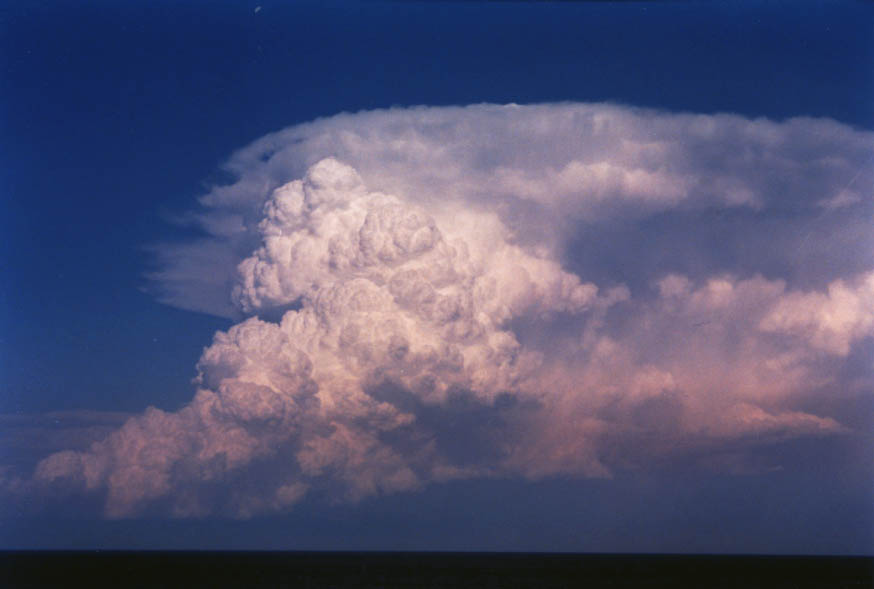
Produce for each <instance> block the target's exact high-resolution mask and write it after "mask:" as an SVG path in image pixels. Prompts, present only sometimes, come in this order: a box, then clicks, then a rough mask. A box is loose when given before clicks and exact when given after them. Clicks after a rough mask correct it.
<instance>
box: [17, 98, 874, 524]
mask: <svg viewBox="0 0 874 589" xmlns="http://www.w3.org/2000/svg"><path fill="white" fill-rule="evenodd" d="M872 154H874V135H872V134H871V133H867V132H862V131H858V130H854V129H852V128H850V127H847V126H845V125H841V124H839V123H836V122H834V121H830V120H823V119H791V120H788V121H785V122H779V123H778V122H773V121H768V120H764V119H756V120H750V119H747V118H743V117H740V116H735V115H695V114H672V113H665V112H658V111H651V110H644V109H635V108H628V107H621V106H614V105H604V104H595V105H589V104H547V105H532V106H517V105H507V106H495V105H475V106H470V107H463V108H427V107H421V108H412V109H392V110H386V111H375V112H364V113H359V114H343V115H338V116H336V117H331V118H328V119H322V120H318V121H315V122H312V123H308V124H305V125H299V126H295V127H291V128H289V129H286V130H283V131H280V132H278V133H274V134H271V135H268V136H266V137H264V138H262V139H259V140H258V141H256V142H254V143H253V144H251V145H250V146H248V147H246V148H244V149H242V150H240V151H239V152H237V153H235V154H234V155H233V156H232V157H231V158H230V160H229V161H228V162H227V164H226V165H225V169H226V170H227V171H228V172H230V173H231V174H233V176H234V177H235V179H236V180H235V181H234V182H233V183H231V184H227V185H222V186H216V187H214V188H213V189H211V190H210V191H209V192H208V193H207V194H206V195H204V196H202V197H201V198H200V206H199V208H198V209H197V210H196V211H194V212H191V213H189V214H188V215H187V216H186V220H187V222H190V223H194V224H196V225H197V226H198V227H200V228H201V229H203V231H204V234H205V237H203V238H201V239H199V240H196V241H192V242H187V243H177V244H163V245H160V246H157V247H156V250H155V251H156V252H157V254H158V257H159V259H160V261H161V266H160V269H159V270H158V271H157V272H156V273H154V274H153V275H152V279H153V281H154V288H155V291H156V292H157V293H158V296H159V298H160V299H161V300H162V301H164V302H165V303H167V304H170V305H175V306H178V307H181V308H185V309H192V310H198V311H203V312H208V313H214V314H218V315H223V316H227V317H234V318H236V319H238V320H239V321H240V322H239V323H238V324H237V325H235V326H234V327H232V328H231V329H229V330H228V331H227V332H219V333H217V334H216V335H215V337H214V340H213V342H212V344H211V345H210V346H209V347H208V348H206V349H205V350H204V353H203V355H202V357H201V359H200V361H199V363H198V366H197V370H198V375H199V376H198V380H197V383H198V385H197V391H196V394H195V396H194V399H193V400H192V401H191V403H190V404H189V405H187V406H186V407H184V408H183V409H181V410H180V411H178V412H175V413H168V412H164V411H161V410H158V409H154V408H152V409H149V410H148V411H146V413H145V414H143V415H141V416H138V417H134V418H131V419H130V420H128V421H127V422H126V423H125V424H124V425H123V426H122V427H121V428H120V429H118V430H117V431H115V432H114V433H111V434H110V435H108V436H107V437H106V438H105V439H103V440H102V441H99V442H97V443H94V444H93V445H92V446H91V448H90V449H88V450H81V449H80V450H67V451H62V452H58V453H55V454H52V455H50V456H48V457H46V458H45V459H44V460H42V461H41V462H40V463H39V464H38V466H37V468H36V471H35V473H34V475H33V479H32V481H31V482H30V483H28V485H30V487H29V488H33V486H36V487H45V488H53V489H58V488H61V489H66V490H71V489H75V490H78V491H79V492H100V493H105V494H106V508H105V509H106V514H107V515H108V516H111V517H124V516H130V515H134V514H137V513H139V512H141V511H142V510H149V509H151V510H158V511H164V512H170V513H173V514H176V515H180V516H202V515H207V514H212V513H218V514H228V515H232V516H236V517H249V516H252V515H255V514H258V513H264V512H272V511H277V510H285V509H290V508H292V506H293V505H294V504H295V503H297V502H299V501H301V500H302V499H303V498H304V497H306V496H307V495H308V494H319V495H321V496H327V497H330V498H332V499H337V500H351V501H354V500H359V499H361V498H365V497H368V496H372V495H375V494H381V493H393V492H399V491H409V490H414V489H417V488H420V487H422V486H423V485H427V484H429V483H433V482H440V481H447V480H450V479H458V478H469V477H490V476H502V477H507V476H516V477H527V478H532V479H533V478H541V477H549V476H555V475H573V476H584V477H610V476H612V474H613V473H615V472H616V471H617V470H625V469H635V468H643V467H644V465H646V464H648V463H651V462H652V461H653V460H654V459H659V460H663V459H668V460H670V459H680V458H682V457H683V456H686V455H689V454H692V453H696V455H698V456H700V455H701V454H702V453H703V454H704V456H705V457H708V456H709V457H712V459H713V462H714V463H718V462H719V456H720V455H721V454H724V453H727V452H730V453H732V456H733V459H732V460H733V462H732V463H733V464H735V465H737V464H738V460H739V461H740V463H741V465H742V463H743V462H744V456H745V455H747V456H749V457H752V456H754V455H755V453H756V451H757V448H760V447H761V446H762V445H768V444H773V443H775V442H777V441H780V440H785V439H790V438H795V437H801V436H831V435H854V433H853V431H852V428H849V427H847V426H846V425H845V424H844V423H842V420H841V415H840V410H839V409H835V410H819V411H817V410H813V409H811V407H814V406H817V405H816V404H815V403H811V399H817V398H821V397H828V398H829V401H830V404H829V403H826V404H820V406H822V407H838V408H839V407H840V406H841V402H842V400H843V399H845V398H847V396H848V395H851V394H855V395H859V394H863V395H870V394H872V393H874V366H872V364H871V361H870V359H869V360H868V361H867V369H866V370H863V374H862V376H859V375H858V371H857V373H854V376H853V377H852V378H853V380H852V382H849V381H848V380H847V379H848V378H849V377H848V376H847V371H846V370H844V367H845V366H846V365H847V363H848V362H851V361H852V362H857V361H858V358H857V356H858V355H859V353H860V352H859V351H860V350H862V349H864V348H865V347H866V346H868V347H870V346H871V340H872V336H874V247H872V245H874V244H872V232H871V227H872V221H874V214H872V206H874V199H872V185H874V170H872V167H871V165H870V163H871V157H872ZM848 391H850V392H848ZM848 402H849V401H848ZM738 454H740V458H738V457H737V456H738ZM705 459H706V458H705ZM749 462H750V464H754V463H755V460H752V459H751V460H750V461H749ZM773 466H779V465H769V467H773ZM17 484H18V486H19V487H21V485H22V483H20V482H19V483H17Z"/></svg>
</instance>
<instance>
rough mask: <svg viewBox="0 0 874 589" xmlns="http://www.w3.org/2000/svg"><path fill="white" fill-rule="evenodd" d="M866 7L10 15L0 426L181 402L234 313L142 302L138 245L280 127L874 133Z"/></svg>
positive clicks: (435, 6) (51, 10)
mask: <svg viewBox="0 0 874 589" xmlns="http://www.w3.org/2000/svg"><path fill="white" fill-rule="evenodd" d="M257 6H261V9H260V10H258V11H257V12H256V10H255V9H256V7H257ZM871 8H872V7H871V5H870V4H867V5H866V4H863V3H846V4H836V3H828V2H822V3H810V2H801V3H795V2H792V3H741V5H740V6H732V7H729V6H720V7H712V6H707V5H706V4H705V3H702V4H696V3H681V2H678V3H645V2H629V3H618V4H612V3H611V4H608V3H538V2H514V3H465V2H411V3H404V2H388V3H383V2H340V1H327V2H323V1H319V2H291V3H286V2H270V1H263V2H260V3H258V2H254V1H253V2H182V3H178V2H168V1H159V2H108V1H107V2H28V3H11V2H10V3H5V4H4V6H2V7H0V84H2V88H3V91H2V92H0V138H2V139H0V150H2V152H0V157H2V160H0V161H2V165H0V195H2V196H0V198H2V211H0V223H2V225H0V232H2V235H3V239H2V240H0V243H2V245H0V248H2V249H0V264H2V265H0V274H2V279H0V309H2V316H0V362H2V364H0V371H2V372H0V391H2V395H0V412H5V413H9V412H35V411H47V410H54V409H63V408H95V409H106V410H130V411H133V410H140V409H142V408H143V407H145V406H146V405H148V404H156V405H158V406H161V407H165V408H175V407H177V406H178V405H179V404H180V403H182V402H184V401H186V400H187V399H188V398H189V396H190V394H191V385H190V383H189V380H190V378H191V377H192V376H193V373H194V369H193V365H194V363H195V361H196V359H197V357H198V355H199V353H200V350H201V349H202V347H203V346H204V345H206V344H207V343H208V342H209V338H210V336H211V334H212V332H213V331H214V330H215V329H217V328H223V327H226V326H227V322H225V321H224V320H219V319H216V318H211V317H206V316H201V315H197V314H193V313H188V312H182V311H178V310H174V309H170V308H167V307H164V306H161V305H159V304H157V303H155V302H153V300H152V299H151V298H150V297H149V296H148V295H147V294H145V293H143V292H141V291H140V290H139V289H140V287H142V286H143V284H144V282H145V281H144V279H143V273H144V272H145V271H147V270H148V269H149V261H150V260H149V256H148V254H147V253H146V252H145V251H144V250H143V246H144V245H145V244H148V243H151V242H155V241H159V240H164V239H168V238H170V239H172V238H177V237H183V236H185V235H186V233H185V230H184V229H182V228H179V227H174V226H172V225H171V224H169V223H167V221H166V219H167V216H168V215H169V214H172V212H174V211H178V210H181V209H183V208H186V207H189V206H190V205H191V203H192V201H193V198H194V197H195V196H196V195H197V194H199V193H202V192H203V191H204V182H210V181H221V180H222V178H221V176H220V175H219V174H218V173H217V166H218V164H219V163H220V162H221V161H222V160H223V159H224V158H225V157H226V156H227V155H229V153H230V152H231V151H232V150H234V149H237V148H239V147H242V146H243V145H245V144H247V143H248V142H249V141H251V140H253V139H256V138H257V137H259V136H261V135H263V134H265V133H267V132H270V131H274V130H277V129H280V128H282V127H285V126H287V125H290V124H294V123H298V122H303V121H307V120H310V119H313V118H315V117H319V116H329V115H332V114H335V113H337V112H340V111H344V110H347V111H357V110H361V109H372V108H382V107H389V106H392V105H414V104H433V105H445V104H466V103H471V102H485V101H487V102H518V103H527V102H539V101H553V100H580V101H618V102H622V103H630V104H635V105H643V106H652V107H661V108H666V109H671V110H691V111H700V112H708V113H709V112H717V111H730V112H739V113H743V114H747V115H752V116H766V117H774V118H778V119H779V118H784V117H790V116H796V115H813V116H829V117H833V118H836V119H838V120H840V121H844V122H847V123H851V124H853V125H857V126H862V127H865V128H874V108H872V104H874V102H872V101H871V100H870V98H871V96H872V94H874V92H872V89H874V80H872V75H871V67H870V66H871V63H872V55H874V44H872V34H871V33H872V22H874V20H872V18H871V17H872V10H871ZM866 97H867V98H869V100H866V99H865V98H866Z"/></svg>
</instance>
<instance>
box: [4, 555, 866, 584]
mask: <svg viewBox="0 0 874 589" xmlns="http://www.w3.org/2000/svg"><path fill="white" fill-rule="evenodd" d="M104 585H105V586H115V587H119V586H121V587H199V586H206V587H301V588H303V587H307V588H309V587H312V588H323V587H324V588H328V587H337V588H340V587H453V588H454V587H476V588H489V587H537V588H550V587H555V588H558V587H581V586H587V587H680V586H697V587H711V588H717V589H718V588H728V587H738V588H740V587H744V588H749V587H768V588H781V589H782V588H787V589H788V588H790V587H791V588H796V587H828V588H834V589H840V588H845V587H846V588H849V587H854V588H856V587H858V588H866V587H874V558H871V557H806V556H803V557H795V556H665V555H658V556H656V555H592V554H518V553H413V552H410V553H402V552H396V553H388V552H374V553H360V552H358V553H355V552H286V553H282V552H268V553H258V552H112V551H109V552H107V551H94V552H14V551H7V552H3V553H0V586H3V587H12V588H16V587H71V586H104Z"/></svg>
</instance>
